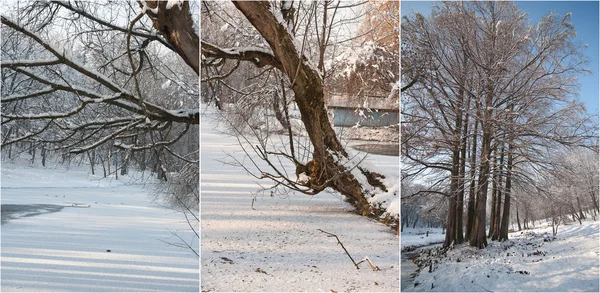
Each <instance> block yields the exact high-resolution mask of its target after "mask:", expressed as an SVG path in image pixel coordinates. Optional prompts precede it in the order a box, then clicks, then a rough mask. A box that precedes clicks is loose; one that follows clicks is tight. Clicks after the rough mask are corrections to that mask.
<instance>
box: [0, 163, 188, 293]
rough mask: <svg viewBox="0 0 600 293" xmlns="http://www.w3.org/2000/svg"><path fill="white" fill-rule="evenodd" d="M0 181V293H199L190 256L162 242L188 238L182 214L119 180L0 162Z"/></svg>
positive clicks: (60, 168)
mask: <svg viewBox="0 0 600 293" xmlns="http://www.w3.org/2000/svg"><path fill="white" fill-rule="evenodd" d="M1 175H2V180H1V186H2V189H1V192H2V194H1V199H2V209H3V212H4V213H3V215H2V218H3V220H2V226H1V227H2V228H1V229H2V230H1V250H2V252H1V254H2V261H1V279H2V280H1V284H2V291H3V292H12V291H19V292H37V291H60V292H107V291H112V292H132V291H143V292H151V291H159V292H160V291H162V292H165V291H167V292H182V291H186V292H198V291H199V271H198V267H199V264H198V258H197V257H196V256H195V255H194V254H193V253H192V252H190V251H188V250H186V249H183V248H178V247H175V246H173V245H170V244H168V243H167V242H170V243H177V238H175V237H174V236H173V235H172V234H171V232H176V233H178V234H179V235H181V236H182V237H184V238H185V239H192V237H191V234H190V231H188V230H189V227H188V225H187V223H186V222H185V219H184V217H183V215H181V214H179V213H177V212H175V211H173V210H170V209H167V208H164V207H162V206H161V205H159V204H157V203H153V202H152V201H151V199H150V198H149V197H148V191H147V190H143V189H142V187H141V185H133V186H131V185H130V186H128V185H125V183H129V181H130V178H128V177H127V176H125V177H120V178H119V180H118V181H115V180H112V179H102V180H99V179H98V177H94V176H89V175H88V172H87V170H86V169H78V168H70V169H67V168H66V167H64V166H52V167H47V168H43V167H41V166H37V165H36V166H32V165H28V164H24V163H9V162H4V161H3V162H2V174H1ZM19 210H20V211H19ZM196 243H197V242H196ZM109 250H110V252H109Z"/></svg>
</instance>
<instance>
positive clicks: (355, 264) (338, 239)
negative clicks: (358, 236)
mask: <svg viewBox="0 0 600 293" xmlns="http://www.w3.org/2000/svg"><path fill="white" fill-rule="evenodd" d="M317 230H319V231H321V232H323V233H325V234H327V235H329V236H327V237H335V239H337V242H338V243H339V244H340V245H341V246H342V248H343V249H344V251H345V252H346V254H347V255H348V257H349V258H350V260H351V261H352V263H353V264H354V266H355V267H356V269H357V270H359V268H358V264H357V263H356V262H355V261H354V259H353V258H352V256H350V253H348V250H346V247H344V244H342V242H341V241H340V238H338V237H337V235H335V234H332V233H329V232H325V231H323V230H321V229H317Z"/></svg>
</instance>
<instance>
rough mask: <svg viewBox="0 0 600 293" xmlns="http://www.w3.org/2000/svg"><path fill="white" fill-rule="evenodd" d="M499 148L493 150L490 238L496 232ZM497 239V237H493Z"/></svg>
mask: <svg viewBox="0 0 600 293" xmlns="http://www.w3.org/2000/svg"><path fill="white" fill-rule="evenodd" d="M497 151H498V148H497V147H495V148H494V149H493V150H492V153H493V155H492V159H493V160H494V161H493V162H494V163H493V166H494V167H493V168H492V198H491V201H490V204H491V207H490V231H489V233H488V238H491V237H492V235H493V234H494V233H496V195H497V194H498V174H499V172H498V163H497V162H496V157H497V156H498V153H497ZM493 240H495V239H493Z"/></svg>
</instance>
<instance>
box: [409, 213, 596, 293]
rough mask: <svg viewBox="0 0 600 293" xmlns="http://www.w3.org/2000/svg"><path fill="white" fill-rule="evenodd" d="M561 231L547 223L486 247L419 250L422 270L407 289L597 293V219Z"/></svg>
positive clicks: (415, 243) (576, 223)
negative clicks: (555, 233) (553, 233)
mask: <svg viewBox="0 0 600 293" xmlns="http://www.w3.org/2000/svg"><path fill="white" fill-rule="evenodd" d="M558 229H559V230H558V234H557V235H556V236H555V237H553V236H552V228H551V227H548V226H547V225H544V227H537V228H535V229H530V230H524V231H520V232H514V233H510V234H509V240H507V241H504V242H497V241H490V240H488V247H486V248H485V249H475V248H473V247H470V246H468V244H466V243H464V244H460V245H457V246H455V247H454V248H452V249H449V250H448V251H447V252H446V253H442V250H441V248H439V247H438V248H433V249H423V250H420V251H419V252H417V254H418V257H417V258H416V260H417V261H416V262H417V263H419V264H421V271H420V273H419V274H418V276H417V277H416V278H415V279H414V280H413V286H408V288H406V290H403V291H407V292H408V291H415V292H416V291H432V292H433V291H437V292H452V291H475V292H486V291H487V292H492V291H493V292H496V291H505V292H512V291H524V292H539V291H543V292H575V291H583V292H599V282H598V280H599V277H600V276H599V264H600V263H599V258H598V257H599V255H600V246H599V245H600V241H599V240H600V239H599V238H598V237H599V232H598V231H599V221H597V220H596V221H593V220H591V219H589V220H586V221H583V224H582V225H580V224H579V223H578V222H571V223H569V224H568V225H561V226H559V228H558ZM402 236H404V234H403V235H402ZM430 236H431V234H430ZM402 239H404V237H403V238H402ZM409 239H410V237H408V238H407V240H409ZM413 240H414V239H413ZM442 240H443V239H442ZM424 241H426V240H423V239H421V242H424ZM417 242H418V241H416V240H415V241H413V243H412V245H416V246H419V243H417ZM421 244H425V243H421ZM402 245H403V246H404V243H403V244H402ZM429 264H432V265H431V269H432V271H431V272H429Z"/></svg>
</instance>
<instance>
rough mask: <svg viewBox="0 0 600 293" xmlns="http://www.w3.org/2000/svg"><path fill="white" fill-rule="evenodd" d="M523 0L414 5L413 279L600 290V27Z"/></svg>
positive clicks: (433, 286) (407, 104) (408, 217)
mask: <svg viewBox="0 0 600 293" xmlns="http://www.w3.org/2000/svg"><path fill="white" fill-rule="evenodd" d="M403 3H404V2H403ZM430 4H431V3H430ZM521 4H522V3H521V2H517V3H513V2H444V3H434V4H433V5H429V10H426V11H427V13H428V15H423V14H422V13H420V12H414V11H412V12H408V11H406V13H405V11H403V13H402V22H401V52H402V58H401V74H402V88H401V92H402V98H401V101H402V102H401V113H402V120H401V137H402V140H401V160H402V168H401V205H402V207H401V213H400V215H401V221H400V222H401V231H402V233H403V234H402V235H403V236H404V235H405V234H404V233H406V237H402V238H401V243H402V244H401V245H402V249H403V252H405V251H406V252H408V251H411V250H414V249H415V248H416V247H419V246H423V245H429V244H433V243H439V246H434V247H433V248H432V246H427V248H424V249H422V250H418V251H417V252H416V253H411V254H410V257H412V261H413V262H414V263H416V264H417V265H418V266H419V267H420V273H419V274H418V276H417V277H416V278H414V277H413V276H407V277H406V278H405V277H404V273H403V285H402V289H403V290H407V291H592V292H593V291H597V290H598V276H599V275H598V253H599V248H598V246H599V242H598V221H597V217H598V212H599V211H600V210H599V208H598V188H599V183H598V113H597V110H595V111H593V112H590V111H589V109H586V102H583V101H586V99H587V101H589V100H597V99H598V91H597V86H596V87H595V88H596V92H595V95H594V96H591V97H585V96H581V98H582V99H580V95H579V94H580V93H581V94H583V95H586V94H589V92H580V90H581V88H582V86H583V85H585V84H582V80H583V79H580V78H581V77H583V76H584V75H588V74H592V75H595V78H594V79H592V82H593V83H595V84H597V79H598V63H597V62H598V61H597V60H598V56H597V55H598V53H597V52H598V51H597V43H598V30H597V29H596V30H595V32H594V33H590V34H589V35H586V36H590V37H588V38H587V39H586V38H584V40H585V41H582V38H581V37H580V35H578V34H577V32H582V31H584V28H582V27H579V26H578V27H576V26H575V25H574V24H573V23H574V22H575V21H576V19H575V18H576V17H578V16H579V17H581V16H582V14H581V13H579V14H577V13H571V12H570V11H573V10H575V11H574V12H581V10H576V9H577V8H576V7H569V8H566V9H571V10H567V11H569V12H567V13H558V12H557V11H553V10H550V9H549V10H548V11H544V12H543V13H544V15H543V16H541V18H540V19H539V20H536V19H532V18H533V17H532V14H533V13H530V11H531V10H529V11H524V10H521V9H520V7H521ZM531 4H534V3H533V2H532V3H531ZM535 4H537V7H536V8H537V10H540V9H542V7H544V5H546V4H548V2H536V3H535ZM589 4H591V5H588V6H586V7H587V8H585V9H589V11H591V12H590V13H593V14H595V21H596V22H595V23H589V25H590V26H597V24H598V22H597V21H598V3H591V2H590V3H589ZM582 6H584V5H583V4H582ZM553 8H554V9H560V6H558V5H557V6H554V7H553ZM581 9H583V8H581ZM594 9H595V10H594ZM424 11H425V10H424ZM594 11H595V12H594ZM592 19H593V18H592ZM584 42H585V43H584ZM588 43H590V44H593V45H592V46H594V48H596V50H595V56H594V55H592V56H591V57H590V53H588V52H589V51H591V50H589V49H588V47H589V46H590V45H588ZM592 52H593V51H592ZM593 58H595V59H593ZM590 59H592V60H595V61H594V62H595V64H593V63H592V64H590V63H591V61H592V60H590ZM590 66H592V67H590ZM594 80H595V81H594ZM592 105H593V104H591V105H587V106H588V107H590V106H592ZM595 105H597V101H596V104H595ZM592 107H593V106H592ZM596 107H597V106H596ZM419 235H420V236H419ZM405 240H407V241H405ZM411 242H412V243H411ZM566 246H568V251H567V249H566ZM406 257H407V258H408V257H409V256H406ZM404 258H405V256H404V255H403V259H404ZM403 261H404V260H403ZM407 267H409V268H410V266H409V265H407ZM403 269H404V264H403ZM412 270H414V268H413V269H412ZM556 270H558V272H557V271H556ZM572 270H577V271H578V273H573V272H572ZM405 279H406V280H407V282H406V284H405V283H404V282H405ZM542 280H543V281H542ZM532 282H540V283H538V284H533V283H532Z"/></svg>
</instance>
